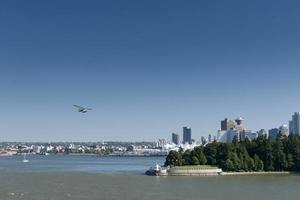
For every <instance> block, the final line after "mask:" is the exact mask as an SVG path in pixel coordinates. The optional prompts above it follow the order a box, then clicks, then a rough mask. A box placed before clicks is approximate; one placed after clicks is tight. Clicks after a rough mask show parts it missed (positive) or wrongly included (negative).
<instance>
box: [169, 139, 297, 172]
mask: <svg viewBox="0 0 300 200" xmlns="http://www.w3.org/2000/svg"><path fill="white" fill-rule="evenodd" d="M165 167H167V168H168V171H169V172H172V170H173V171H175V172H176V171H177V172H181V173H179V174H180V175H207V174H208V175H210V174H213V175H214V174H216V169H220V170H221V172H218V173H217V174H218V175H267V174H298V173H299V172H300V136H298V135H289V136H288V137H287V136H283V135H281V134H279V135H278V137H277V139H276V141H272V140H271V139H270V138H267V136H265V135H262V136H259V137H258V138H256V139H254V140H252V141H249V140H247V139H246V140H245V141H238V140H237V138H234V139H233V141H232V143H219V142H212V143H209V144H207V145H205V146H203V145H201V146H197V147H195V148H194V149H193V150H186V151H184V150H183V149H180V150H179V151H170V152H169V154H168V155H167V157H166V160H165ZM178 170H179V171H178ZM201 170H202V171H201ZM205 170H206V172H207V173H206V172H205ZM185 172H186V173H185ZM195 172H197V173H195ZM201 172H204V173H202V174H201ZM209 172H212V173H209ZM170 175H174V173H173V174H172V173H170ZM175 175H176V173H175ZM177 175H178V174H177Z"/></svg>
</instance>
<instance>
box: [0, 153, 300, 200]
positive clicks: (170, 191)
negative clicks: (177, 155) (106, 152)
mask: <svg viewBox="0 0 300 200" xmlns="http://www.w3.org/2000/svg"><path fill="white" fill-rule="evenodd" d="M20 160H21V157H17V156H16V157H6V158H0V199H1V200H2V199H101V200H102V199H103V200H106V199H107V200H110V199H113V200H115V199H116V200H117V199H118V200H120V199H125V200H127V199H128V200H132V199H137V200H150V199H151V200H153V199H155V200H168V199H170V200H171V199H172V200H177V199H178V200H179V199H195V200H196V199H203V200H205V199H207V200H219V199H228V200H237V199H243V200H252V199H259V200H277V199H278V200H282V199H287V200H291V199H292V200H293V199H295V200H296V199H297V200H298V199H299V197H300V176H298V175H278V176H271V175H267V176H212V177H203V176H202V177H149V176H145V175H143V172H144V171H145V170H146V169H148V167H149V166H150V165H153V164H154V163H156V162H158V163H162V162H163V160H164V158H109V157H106V158H100V157H95V156H48V157H45V156H31V157H29V160H30V162H29V163H22V162H21V161H20Z"/></svg>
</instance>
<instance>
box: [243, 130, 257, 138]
mask: <svg viewBox="0 0 300 200" xmlns="http://www.w3.org/2000/svg"><path fill="white" fill-rule="evenodd" d="M257 136H258V133H255V132H252V131H251V130H243V131H241V132H240V140H241V141H244V140H246V139H248V140H250V141H251V140H254V139H256V138H257Z"/></svg>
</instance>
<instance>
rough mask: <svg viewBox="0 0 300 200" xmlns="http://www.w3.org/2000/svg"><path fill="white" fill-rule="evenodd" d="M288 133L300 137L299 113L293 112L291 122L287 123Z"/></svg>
mask: <svg viewBox="0 0 300 200" xmlns="http://www.w3.org/2000/svg"><path fill="white" fill-rule="evenodd" d="M289 129H290V131H289V133H290V134H294V135H300V113H299V112H295V113H294V115H293V116H292V120H291V121H290V122H289Z"/></svg>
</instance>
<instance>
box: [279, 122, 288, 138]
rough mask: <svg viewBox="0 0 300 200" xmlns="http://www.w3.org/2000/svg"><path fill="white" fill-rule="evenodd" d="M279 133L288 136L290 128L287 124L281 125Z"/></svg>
mask: <svg viewBox="0 0 300 200" xmlns="http://www.w3.org/2000/svg"><path fill="white" fill-rule="evenodd" d="M279 133H280V134H281V135H282V136H288V135H289V128H288V126H287V125H286V124H284V125H282V126H280V127H279Z"/></svg>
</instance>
